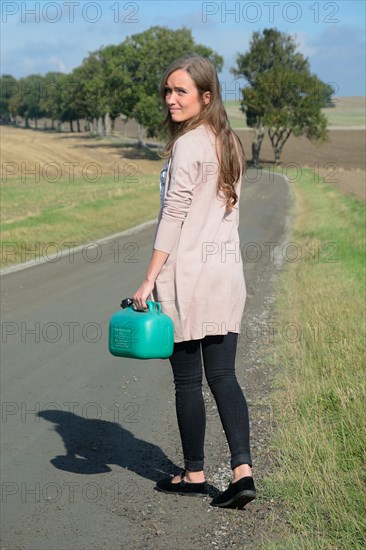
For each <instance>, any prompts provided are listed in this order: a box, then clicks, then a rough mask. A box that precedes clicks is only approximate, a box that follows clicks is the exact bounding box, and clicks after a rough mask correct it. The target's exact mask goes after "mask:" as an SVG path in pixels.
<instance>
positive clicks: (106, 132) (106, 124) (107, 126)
mask: <svg viewBox="0 0 366 550" xmlns="http://www.w3.org/2000/svg"><path fill="white" fill-rule="evenodd" d="M110 133H111V118H110V116H109V113H106V114H105V116H104V135H106V136H109V135H110Z"/></svg>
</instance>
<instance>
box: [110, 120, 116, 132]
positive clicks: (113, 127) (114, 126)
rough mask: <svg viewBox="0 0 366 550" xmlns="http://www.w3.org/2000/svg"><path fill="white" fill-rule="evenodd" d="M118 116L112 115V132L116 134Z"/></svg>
mask: <svg viewBox="0 0 366 550" xmlns="http://www.w3.org/2000/svg"><path fill="white" fill-rule="evenodd" d="M116 118H117V117H115V116H114V117H111V133H112V134H114V132H115V128H116Z"/></svg>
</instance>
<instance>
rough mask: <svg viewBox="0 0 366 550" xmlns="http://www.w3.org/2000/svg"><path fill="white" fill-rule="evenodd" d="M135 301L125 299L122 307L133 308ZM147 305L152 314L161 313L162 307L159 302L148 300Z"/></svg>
mask: <svg viewBox="0 0 366 550" xmlns="http://www.w3.org/2000/svg"><path fill="white" fill-rule="evenodd" d="M132 304H133V299H132V298H124V299H123V300H122V302H121V307H122V308H123V309H125V308H127V307H130V306H132ZM146 305H147V307H148V308H149V311H151V312H152V313H161V305H160V304H159V302H153V301H152V300H146Z"/></svg>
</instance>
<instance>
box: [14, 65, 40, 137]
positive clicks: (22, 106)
mask: <svg viewBox="0 0 366 550" xmlns="http://www.w3.org/2000/svg"><path fill="white" fill-rule="evenodd" d="M43 82H44V77H43V76H41V75H40V74H31V75H29V76H27V77H26V78H21V79H20V80H19V81H18V86H17V89H16V92H15V94H14V95H12V97H11V98H10V99H9V109H10V112H11V113H12V115H13V116H15V115H19V116H21V117H23V118H24V120H25V126H26V127H27V128H28V127H29V119H34V122H35V127H36V128H37V124H38V120H39V119H40V118H42V117H43V116H44V115H45V112H44V110H42V107H41V97H42V93H43V91H44V86H43Z"/></svg>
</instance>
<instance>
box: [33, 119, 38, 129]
mask: <svg viewBox="0 0 366 550" xmlns="http://www.w3.org/2000/svg"><path fill="white" fill-rule="evenodd" d="M34 126H35V129H36V130H38V120H37V119H36V118H35V119H34Z"/></svg>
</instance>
